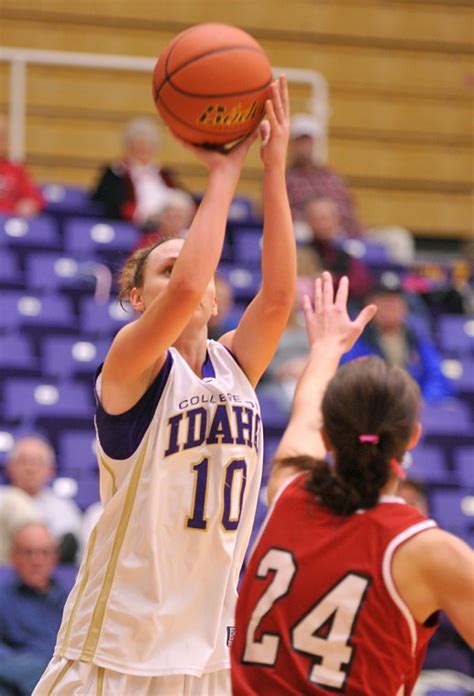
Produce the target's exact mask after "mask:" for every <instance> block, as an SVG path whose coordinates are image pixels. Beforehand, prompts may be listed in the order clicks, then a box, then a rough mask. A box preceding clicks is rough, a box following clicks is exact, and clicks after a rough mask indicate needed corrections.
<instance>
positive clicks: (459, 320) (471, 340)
mask: <svg viewBox="0 0 474 696" xmlns="http://www.w3.org/2000/svg"><path fill="white" fill-rule="evenodd" d="M437 335H438V344H439V346H440V348H441V351H442V352H443V353H450V354H453V355H458V356H462V355H467V354H469V353H474V319H472V318H468V317H466V316H462V315H458V314H453V315H449V314H445V315H442V316H440V317H438V320H437Z"/></svg>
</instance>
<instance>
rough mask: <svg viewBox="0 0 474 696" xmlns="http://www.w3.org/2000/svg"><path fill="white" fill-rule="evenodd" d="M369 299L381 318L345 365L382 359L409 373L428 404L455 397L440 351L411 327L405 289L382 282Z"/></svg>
mask: <svg viewBox="0 0 474 696" xmlns="http://www.w3.org/2000/svg"><path fill="white" fill-rule="evenodd" d="M369 299H370V302H372V303H373V304H375V305H376V306H377V314H376V315H375V317H374V319H373V320H372V322H371V325H370V326H369V327H367V328H366V330H365V331H364V333H363V335H362V336H361V337H360V338H359V340H358V341H357V343H356V344H355V345H354V347H353V348H352V349H351V350H350V351H349V352H348V353H346V355H345V356H344V358H343V361H342V362H347V361H349V360H353V359H354V358H360V357H362V356H365V355H378V356H380V357H382V358H384V359H385V360H386V361H387V362H388V363H389V364H390V365H398V366H399V367H403V368H404V369H406V370H407V371H408V372H409V373H410V374H411V376H412V377H413V378H414V379H415V380H416V381H417V382H418V384H419V385H420V389H421V392H422V395H423V398H424V399H425V401H429V402H436V401H440V400H442V399H445V398H446V397H449V396H452V395H453V388H452V385H451V383H450V382H449V380H448V379H447V378H446V377H445V376H444V375H443V373H442V371H441V359H440V356H439V354H438V351H437V350H436V347H435V346H434V344H433V343H432V341H431V340H430V339H429V337H428V336H427V335H424V334H422V333H421V332H419V331H417V330H416V329H415V327H411V326H410V325H409V323H408V304H407V300H406V297H405V295H404V294H403V292H402V289H401V287H400V286H399V285H398V286H392V285H387V284H385V283H383V282H380V283H379V284H378V285H377V286H376V287H375V288H374V289H373V290H372V292H371V293H370V296H369Z"/></svg>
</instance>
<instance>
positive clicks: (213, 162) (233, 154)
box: [175, 129, 258, 174]
mask: <svg viewBox="0 0 474 696" xmlns="http://www.w3.org/2000/svg"><path fill="white" fill-rule="evenodd" d="M175 137H176V138H177V140H178V141H179V142H180V143H181V145H182V146H183V147H185V148H186V150H188V151H189V152H192V153H193V155H194V156H195V157H196V158H197V159H198V160H199V161H200V162H202V164H204V166H205V167H206V168H207V169H208V171H209V172H211V171H213V170H219V171H225V170H226V171H234V172H235V173H236V174H240V171H241V169H242V166H243V163H244V161H245V158H246V156H247V153H248V151H249V149H250V147H251V146H252V144H253V143H254V142H255V141H256V140H257V138H258V129H256V130H255V131H253V132H252V133H250V135H248V136H247V137H246V138H244V139H243V140H240V141H239V142H238V143H236V144H235V145H233V146H232V147H231V148H229V149H227V150H224V149H219V148H208V147H198V146H197V145H191V144H190V143H187V142H186V141H185V140H182V139H181V138H178V137H177V136H175Z"/></svg>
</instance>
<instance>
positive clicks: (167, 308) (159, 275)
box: [102, 134, 256, 413]
mask: <svg viewBox="0 0 474 696" xmlns="http://www.w3.org/2000/svg"><path fill="white" fill-rule="evenodd" d="M255 138H256V134H253V135H251V136H249V138H247V139H246V140H245V141H243V142H242V143H240V144H239V145H238V146H237V147H235V148H234V149H233V150H232V151H231V152H230V153H228V154H221V153H218V152H213V151H206V150H204V149H199V148H193V147H191V146H190V149H191V150H192V151H193V152H194V153H195V154H196V155H197V157H198V158H199V159H200V160H201V161H202V162H203V163H204V164H205V165H206V166H207V168H208V171H209V177H208V183H207V187H206V191H205V194H204V197H203V200H202V202H201V205H200V206H199V208H198V211H197V213H196V215H195V218H194V220H193V222H192V225H191V227H190V230H189V232H188V235H187V238H186V240H185V241H184V243H178V244H175V245H174V247H175V248H174V247H173V245H172V244H171V242H167V243H166V244H165V245H163V249H159V250H158V249H155V250H153V251H152V252H151V254H149V256H148V257H147V258H146V260H145V262H144V263H143V264H142V265H141V268H137V269H136V273H135V275H136V277H135V278H134V279H133V280H134V281H135V282H132V286H133V287H132V289H131V291H130V302H131V304H132V307H133V308H134V309H135V310H136V311H138V312H140V313H141V316H140V318H139V319H137V320H136V321H134V322H132V323H130V324H128V325H127V326H125V327H124V328H123V329H122V330H121V331H120V332H119V333H118V334H117V336H116V337H115V339H114V341H113V343H112V346H111V348H110V350H109V353H108V355H107V357H106V360H105V363H104V369H103V377H102V401H103V405H104V408H105V409H106V410H109V407H110V408H112V409H113V410H111V411H110V412H112V413H117V412H118V413H120V412H122V411H123V410H124V408H129V407H130V406H131V405H133V404H134V403H135V402H136V401H137V399H138V398H139V397H140V396H141V395H142V394H143V393H144V391H145V388H146V387H147V386H148V385H149V383H150V377H151V374H152V371H153V374H155V373H156V372H157V370H159V368H160V367H161V365H162V364H163V362H164V359H165V356H166V350H167V348H168V347H169V346H170V345H172V343H173V342H174V341H175V340H176V339H177V338H178V336H180V334H181V333H182V331H183V330H184V328H185V327H186V326H187V324H188V322H189V321H190V319H191V317H192V316H193V313H194V311H195V310H196V308H197V307H198V306H199V303H200V302H201V300H202V299H203V296H204V294H205V292H206V288H207V286H208V284H209V282H210V280H211V279H212V277H213V275H214V273H215V270H216V267H217V264H218V262H219V259H220V255H221V251H222V244H223V240H224V233H225V226H226V220H227V213H228V209H229V206H230V203H231V201H232V197H233V195H234V192H235V188H236V186H237V183H238V180H239V176H240V172H241V169H242V165H243V162H244V160H245V156H246V154H247V152H248V149H249V147H250V145H251V143H252V142H253V141H254V140H255ZM176 241H178V240H176ZM165 247H166V251H165ZM158 251H159V253H158Z"/></svg>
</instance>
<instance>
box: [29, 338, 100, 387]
mask: <svg viewBox="0 0 474 696" xmlns="http://www.w3.org/2000/svg"><path fill="white" fill-rule="evenodd" d="M109 347H110V341H109V340H104V339H102V340H97V341H90V340H87V339H85V338H84V337H83V336H52V335H50V336H46V337H45V338H44V339H43V340H42V341H41V353H42V366H43V371H44V374H45V375H50V376H53V377H54V376H60V377H72V376H73V375H84V374H85V375H90V376H91V378H92V377H93V375H94V373H95V371H96V369H97V368H98V367H99V365H100V363H101V362H103V361H104V358H105V356H106V354H107V350H108V349H109ZM91 388H92V381H91Z"/></svg>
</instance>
